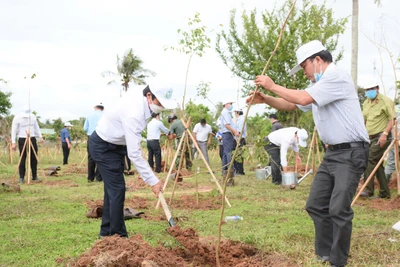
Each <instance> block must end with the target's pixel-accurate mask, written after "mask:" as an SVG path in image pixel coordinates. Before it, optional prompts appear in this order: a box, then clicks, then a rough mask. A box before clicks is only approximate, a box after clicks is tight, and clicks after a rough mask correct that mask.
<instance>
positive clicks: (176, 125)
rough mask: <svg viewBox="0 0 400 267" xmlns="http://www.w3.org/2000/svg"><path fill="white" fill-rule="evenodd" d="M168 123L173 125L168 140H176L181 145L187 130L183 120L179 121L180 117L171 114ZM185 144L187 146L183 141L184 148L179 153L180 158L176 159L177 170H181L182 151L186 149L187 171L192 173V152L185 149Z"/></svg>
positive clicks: (186, 148)
mask: <svg viewBox="0 0 400 267" xmlns="http://www.w3.org/2000/svg"><path fill="white" fill-rule="evenodd" d="M168 123H172V124H171V128H170V130H169V132H170V135H169V136H168V138H169V139H170V140H173V139H175V138H176V140H177V144H179V142H180V141H181V138H182V135H183V133H184V132H185V130H186V129H185V126H184V125H183V122H182V121H181V120H178V117H177V116H176V115H175V114H171V115H169V116H168ZM185 138H186V137H185ZM184 144H185V141H183V144H182V147H181V149H180V150H179V152H178V157H177V158H176V161H175V169H178V168H179V162H180V161H181V157H182V151H183V150H184V149H185V155H184V157H185V160H186V169H187V170H188V171H191V170H192V165H193V164H192V161H191V160H190V151H189V149H188V147H184Z"/></svg>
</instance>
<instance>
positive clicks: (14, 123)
mask: <svg viewBox="0 0 400 267" xmlns="http://www.w3.org/2000/svg"><path fill="white" fill-rule="evenodd" d="M17 131H18V117H17V116H15V117H14V119H13V121H12V126H11V143H13V144H15V140H16V139H17Z"/></svg>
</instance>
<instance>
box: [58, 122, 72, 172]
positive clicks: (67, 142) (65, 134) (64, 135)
mask: <svg viewBox="0 0 400 267" xmlns="http://www.w3.org/2000/svg"><path fill="white" fill-rule="evenodd" d="M71 127H72V124H71V123H70V122H69V121H68V122H66V123H65V124H64V129H62V130H61V132H60V138H61V147H62V150H63V156H64V158H63V165H66V164H68V157H69V150H70V149H71V136H70V135H69V129H71Z"/></svg>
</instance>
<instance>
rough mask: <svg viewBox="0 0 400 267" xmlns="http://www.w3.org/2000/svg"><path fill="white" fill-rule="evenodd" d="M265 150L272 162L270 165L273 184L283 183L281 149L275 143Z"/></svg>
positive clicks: (267, 146)
mask: <svg viewBox="0 0 400 267" xmlns="http://www.w3.org/2000/svg"><path fill="white" fill-rule="evenodd" d="M265 150H267V152H268V154H269V156H270V161H269V165H270V166H271V172H272V182H273V183H275V184H281V183H282V174H281V170H282V166H281V148H280V147H279V146H277V145H275V144H273V143H269V144H268V145H266V146H265Z"/></svg>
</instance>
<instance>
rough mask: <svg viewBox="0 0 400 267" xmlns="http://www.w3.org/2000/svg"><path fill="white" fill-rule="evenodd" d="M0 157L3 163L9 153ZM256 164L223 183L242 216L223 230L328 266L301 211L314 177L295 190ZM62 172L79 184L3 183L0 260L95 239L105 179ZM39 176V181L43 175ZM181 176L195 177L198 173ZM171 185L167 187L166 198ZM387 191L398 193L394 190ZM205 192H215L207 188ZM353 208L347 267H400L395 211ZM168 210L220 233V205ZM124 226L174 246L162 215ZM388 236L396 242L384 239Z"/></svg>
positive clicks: (74, 250)
mask: <svg viewBox="0 0 400 267" xmlns="http://www.w3.org/2000/svg"><path fill="white" fill-rule="evenodd" d="M50 151H52V152H51V153H52V156H53V157H50V156H49V155H48V154H47V155H46V153H45V152H43V153H41V152H42V151H40V152H39V153H40V154H43V155H41V157H42V158H41V160H42V161H41V165H40V166H49V165H56V164H57V163H61V155H60V154H56V156H55V157H54V148H52V149H50ZM84 154H85V151H84V149H81V150H73V151H72V152H71V157H70V164H78V165H79V164H80V162H81V161H82V158H83V156H84ZM215 158H216V157H215ZM0 160H1V161H2V162H3V163H6V162H7V157H6V155H3V156H2V157H0ZM16 162H17V161H16V160H15V161H14V165H13V166H12V165H10V164H8V165H7V166H6V167H1V169H0V181H1V182H10V181H11V180H12V177H13V174H14V172H15V167H16V166H15V163H16ZM197 165H199V166H201V169H202V171H204V170H205V168H204V166H203V165H202V162H201V161H198V160H196V161H195V166H194V167H195V168H194V169H196V167H197ZM212 165H213V167H215V169H217V168H219V162H218V160H217V159H215V160H214V162H213V164H212ZM254 165H256V164H255V163H254V164H251V163H250V164H246V174H247V175H246V176H244V177H240V178H238V179H237V185H236V186H235V187H233V188H228V190H227V196H228V198H229V200H230V202H231V204H232V208H228V207H226V210H225V215H240V216H242V217H243V218H244V220H243V221H239V222H229V223H226V224H224V225H223V228H222V235H223V237H224V238H229V239H232V240H238V241H242V242H246V243H249V244H252V245H254V246H255V247H257V248H258V249H260V250H262V251H265V252H267V253H275V254H280V255H281V256H283V257H285V258H288V259H291V260H292V261H294V262H295V263H297V264H298V265H299V266H326V265H322V264H318V263H316V262H315V261H314V260H313V259H314V242H313V240H314V227H313V223H312V220H311V219H310V218H309V216H308V214H307V212H305V210H304V205H305V201H306V199H307V196H308V193H309V188H310V184H311V181H312V177H311V176H310V177H308V178H306V180H305V181H304V182H303V183H301V185H299V186H298V187H297V188H296V189H295V190H289V189H284V188H280V187H277V186H274V185H272V184H271V182H270V180H267V181H257V180H256V179H255V174H254V172H251V171H249V170H248V169H249V166H254ZM63 169H64V168H63ZM64 170H65V169H64ZM217 173H218V174H219V172H217ZM40 174H41V172H39V175H40ZM60 174H61V175H60V177H48V181H57V180H59V181H62V180H68V181H69V183H70V184H77V185H78V187H70V184H68V183H64V184H60V185H48V184H46V183H43V182H42V183H35V184H31V185H27V184H24V185H21V193H11V192H4V191H2V190H0V203H1V204H0V240H1V242H0V251H1V252H0V266H57V263H56V260H57V259H58V258H63V259H74V258H76V257H79V255H81V254H82V253H83V252H85V251H86V250H88V249H89V248H91V247H92V246H93V244H94V242H95V241H96V239H97V235H98V233H99V227H100V220H96V219H88V218H86V216H85V214H86V211H87V205H86V204H85V203H86V202H87V201H90V200H98V199H102V196H103V185H102V183H91V184H88V183H87V180H86V175H68V174H64V175H63V170H62V171H61V172H60ZM40 177H41V178H42V180H43V177H42V175H40ZM197 177H198V180H199V184H200V185H209V186H213V185H214V184H213V183H212V182H211V181H210V178H211V177H210V176H209V175H207V174H200V175H198V176H197ZM218 178H219V175H218ZM127 179H136V177H132V176H130V177H128V178H127ZM185 181H187V182H189V183H194V182H195V178H191V179H186V180H185ZM0 189H1V188H0ZM170 191H171V189H170V187H169V188H168V189H167V190H166V196H167V197H169V192H170ZM392 193H393V196H395V194H396V193H395V192H394V191H393V192H392ZM137 194H140V196H142V197H146V198H147V199H148V200H149V201H150V202H149V203H153V202H154V200H155V199H154V196H153V195H152V193H151V192H150V189H148V188H147V189H144V190H141V191H138V192H127V195H126V197H127V198H130V197H132V196H134V195H137ZM203 195H205V196H206V197H212V193H203ZM177 196H179V191H178V192H177ZM354 210H355V218H354V220H353V238H352V248H351V252H350V253H351V255H350V259H349V265H348V266H400V232H396V231H394V230H392V229H391V226H392V225H393V224H394V223H395V222H397V221H399V220H400V212H399V210H393V211H378V210H374V209H370V208H368V206H367V205H363V206H361V205H356V206H355V207H354ZM144 211H145V212H146V213H147V214H162V209H159V210H157V211H156V210H154V209H153V208H152V206H150V208H149V209H148V210H144ZM172 213H173V216H186V217H188V220H187V221H184V222H180V223H179V224H180V225H181V226H182V227H193V228H194V229H196V230H197V231H198V233H199V234H200V236H217V232H218V220H219V218H220V210H208V211H199V210H191V211H186V210H178V209H172ZM126 225H127V229H128V232H129V234H130V235H134V234H136V233H138V234H141V235H142V236H143V238H144V239H145V240H147V241H148V242H149V243H150V244H152V245H157V244H162V245H164V246H169V247H171V246H176V245H177V242H176V241H174V240H173V239H172V238H171V237H170V236H169V235H168V234H167V233H166V231H165V229H166V228H167V227H168V223H167V222H166V221H165V222H152V221H146V220H144V219H140V220H130V221H127V222H126ZM388 238H393V239H396V240H397V242H389V241H388ZM65 262H68V260H65V261H64V264H65Z"/></svg>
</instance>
